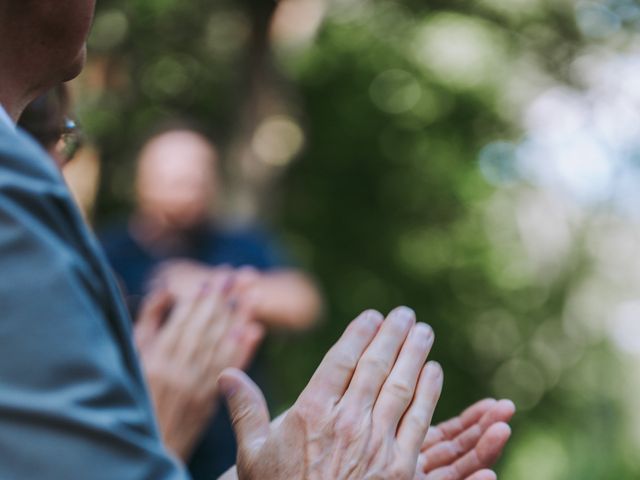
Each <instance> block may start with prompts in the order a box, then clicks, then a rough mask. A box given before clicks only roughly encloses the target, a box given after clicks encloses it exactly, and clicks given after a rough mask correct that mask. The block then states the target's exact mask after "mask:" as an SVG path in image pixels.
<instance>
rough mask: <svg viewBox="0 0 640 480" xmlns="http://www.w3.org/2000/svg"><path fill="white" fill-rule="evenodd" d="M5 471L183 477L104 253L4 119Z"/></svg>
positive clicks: (54, 179) (6, 474)
mask: <svg viewBox="0 0 640 480" xmlns="http://www.w3.org/2000/svg"><path fill="white" fill-rule="evenodd" d="M0 272H2V275H0V452H2V461H1V462H0V478H2V479H7V480H11V479H39V480H42V479H52V480H53V479H56V480H58V479H60V480H61V479H92V480H114V479H118V480H128V479H131V480H134V479H135V480H143V479H145V480H146V479H148V480H151V479H153V480H184V479H186V478H187V474H186V473H185V472H184V470H183V468H182V467H181V466H180V465H179V464H178V463H177V462H176V461H175V460H174V459H173V458H172V457H171V456H170V455H169V454H168V453H167V452H166V451H165V449H164V447H163V445H162V443H161V441H160V438H159V434H158V431H157V427H156V425H155V420H154V418H153V414H152V410H151V407H150V402H149V399H148V395H147V393H146V388H145V386H144V382H143V380H142V377H141V375H140V371H139V367H138V365H137V360H136V357H135V352H134V350H133V346H132V345H131V340H130V332H129V331H128V330H127V328H128V326H127V323H128V322H127V320H126V318H124V317H123V315H124V314H123V312H124V308H123V307H122V306H121V305H119V303H118V302H120V300H119V298H118V296H117V293H116V292H115V290H116V289H115V287H114V285H113V281H112V279H111V278H110V277H109V275H108V274H106V269H105V268H104V265H103V260H102V258H101V253H100V252H99V251H98V250H97V248H96V246H95V241H94V240H93V238H92V237H91V235H90V234H89V233H88V231H87V229H86V227H85V226H84V225H83V224H82V222H81V220H80V217H79V215H78V213H77V211H76V210H75V206H74V205H72V202H71V200H70V197H69V194H68V192H67V190H66V187H65V186H64V185H63V183H62V180H61V179H60V177H59V175H58V172H57V171H56V170H55V168H54V167H53V165H52V164H50V163H49V159H48V158H47V157H46V156H45V154H44V153H43V152H41V151H40V150H39V149H38V148H37V147H36V146H35V145H34V144H32V142H30V141H28V140H26V139H25V138H23V137H22V136H19V135H18V134H16V133H14V132H10V131H9V130H7V129H4V128H3V127H2V126H0Z"/></svg>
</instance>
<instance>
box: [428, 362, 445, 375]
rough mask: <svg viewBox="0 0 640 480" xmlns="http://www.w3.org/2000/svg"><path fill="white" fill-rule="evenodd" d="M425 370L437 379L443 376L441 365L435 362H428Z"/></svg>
mask: <svg viewBox="0 0 640 480" xmlns="http://www.w3.org/2000/svg"><path fill="white" fill-rule="evenodd" d="M427 368H428V369H429V373H430V375H431V376H433V377H439V376H441V375H443V370H442V365H440V364H439V363H438V362H436V361H433V360H432V361H430V362H429V363H427Z"/></svg>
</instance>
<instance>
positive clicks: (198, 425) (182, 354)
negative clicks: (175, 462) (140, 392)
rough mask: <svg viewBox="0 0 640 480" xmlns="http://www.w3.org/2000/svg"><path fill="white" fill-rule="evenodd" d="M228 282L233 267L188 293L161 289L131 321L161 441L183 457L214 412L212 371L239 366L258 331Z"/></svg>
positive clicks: (231, 280) (250, 352)
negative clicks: (188, 294)
mask: <svg viewBox="0 0 640 480" xmlns="http://www.w3.org/2000/svg"><path fill="white" fill-rule="evenodd" d="M233 283H234V276H233V273H230V272H226V273H224V274H220V273H218V274H216V276H215V277H210V280H209V281H206V282H204V283H201V287H200V290H199V291H196V292H195V293H194V294H192V295H191V296H190V297H189V296H186V295H181V296H180V297H179V298H177V299H176V297H174V296H173V295H172V294H171V293H169V291H168V290H166V289H161V290H159V291H157V292H155V293H153V294H152V295H151V296H150V298H149V299H148V300H147V302H146V303H145V306H144V307H143V309H142V311H141V314H140V315H139V317H138V321H137V323H136V327H135V332H134V333H135V340H136V345H137V347H138V351H139V353H140V358H141V362H142V367H143V370H144V372H145V375H146V378H147V382H148V384H149V388H150V391H151V397H152V400H153V404H154V408H155V411H156V416H157V419H158V423H159V426H160V430H161V433H162V436H163V439H164V442H165V444H166V445H167V447H168V448H169V449H170V450H172V451H173V452H174V453H176V454H177V455H178V456H179V457H181V458H183V459H186V458H188V457H189V455H190V454H191V451H192V449H193V447H194V445H195V442H196V441H197V439H198V438H199V436H200V434H201V433H202V430H203V428H204V427H205V426H206V425H207V424H208V421H209V419H210V418H211V416H212V415H213V414H214V413H215V409H216V405H217V400H218V399H219V395H218V386H217V377H218V376H219V375H220V373H221V372H222V371H223V370H224V369H225V368H228V367H235V368H244V367H245V366H246V364H247V363H248V362H249V361H250V359H251V357H252V356H253V354H254V352H255V350H256V348H257V346H258V344H259V342H260V341H261V339H262V337H263V334H264V329H263V327H262V326H260V325H258V324H257V323H255V322H252V321H251V320H250V318H251V314H250V312H249V311H248V310H247V309H246V308H243V306H242V305H240V304H238V302H236V301H235V299H234V298H233V296H232V293H231V292H232V291H233ZM174 303H175V304H174ZM167 314H168V316H167Z"/></svg>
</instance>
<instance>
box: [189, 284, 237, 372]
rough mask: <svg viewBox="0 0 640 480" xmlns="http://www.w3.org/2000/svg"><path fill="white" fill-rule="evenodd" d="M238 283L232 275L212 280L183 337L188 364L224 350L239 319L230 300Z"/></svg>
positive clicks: (203, 293)
mask: <svg viewBox="0 0 640 480" xmlns="http://www.w3.org/2000/svg"><path fill="white" fill-rule="evenodd" d="M234 280H235V276H234V274H233V273H231V272H230V273H229V274H227V275H216V276H215V277H211V278H210V279H209V284H208V285H209V287H208V288H205V289H204V291H203V292H202V293H201V299H200V301H199V302H198V305H197V306H196V308H195V309H194V311H193V318H192V320H191V321H190V322H189V325H188V328H187V329H186V331H185V332H184V333H183V347H184V348H183V351H184V353H185V354H186V355H187V360H188V361H190V362H191V361H201V359H200V357H201V356H203V355H206V353H207V352H209V351H211V350H216V349H219V348H220V347H221V342H222V339H223V338H224V336H225V335H226V334H227V332H228V331H229V329H230V328H231V325H232V323H233V320H234V318H235V316H234V311H235V305H234V304H233V303H232V302H231V300H230V298H229V294H230V292H231V290H232V289H233V283H234Z"/></svg>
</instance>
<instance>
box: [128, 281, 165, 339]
mask: <svg viewBox="0 0 640 480" xmlns="http://www.w3.org/2000/svg"><path fill="white" fill-rule="evenodd" d="M173 300H174V299H173V296H172V295H171V294H170V293H169V291H168V290H167V289H164V288H162V289H158V290H156V291H154V292H152V293H150V294H149V295H148V296H147V298H146V299H145V301H144V304H143V306H142V309H141V310H140V314H139V315H138V318H137V320H136V325H135V329H134V338H135V343H136V345H137V346H138V348H139V349H142V348H144V347H145V346H146V345H148V344H149V343H150V342H151V341H152V339H153V338H154V337H155V335H156V334H157V332H158V330H159V329H160V327H161V325H162V323H163V322H164V320H165V316H166V314H167V312H168V311H169V309H170V308H171V306H172V305H173Z"/></svg>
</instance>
